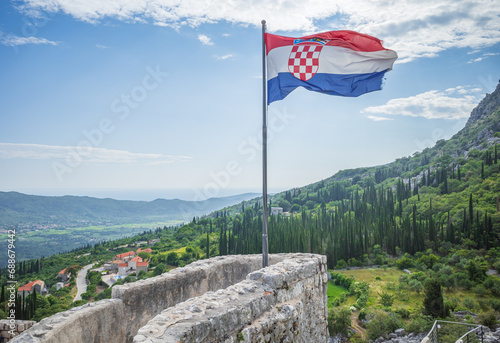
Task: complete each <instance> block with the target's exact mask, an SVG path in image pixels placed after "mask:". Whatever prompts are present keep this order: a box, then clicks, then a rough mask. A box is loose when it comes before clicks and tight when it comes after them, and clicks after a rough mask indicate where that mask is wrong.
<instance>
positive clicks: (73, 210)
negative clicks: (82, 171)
mask: <svg viewBox="0 0 500 343" xmlns="http://www.w3.org/2000/svg"><path fill="white" fill-rule="evenodd" d="M257 196H259V194H257V193H245V194H240V195H234V196H228V197H220V198H210V199H207V200H203V201H185V200H179V199H169V200H167V199H156V200H154V201H127V200H114V199H99V198H92V197H86V196H38V195H28V194H22V193H18V192H0V228H3V229H5V228H7V227H10V226H21V227H23V226H37V225H44V226H46V225H61V226H86V225H96V224H106V225H110V224H125V223H147V222H157V221H172V220H179V221H187V220H191V219H192V218H193V217H195V216H202V215H205V214H209V213H210V212H212V211H215V210H218V209H221V208H224V207H226V206H230V205H233V204H236V203H240V202H242V201H245V200H249V199H252V198H255V197H257Z"/></svg>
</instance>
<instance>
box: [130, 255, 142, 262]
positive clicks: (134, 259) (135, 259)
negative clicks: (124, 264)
mask: <svg viewBox="0 0 500 343" xmlns="http://www.w3.org/2000/svg"><path fill="white" fill-rule="evenodd" d="M132 261H134V262H136V263H137V262H142V258H140V257H139V256H136V257H134V258H133V259H132Z"/></svg>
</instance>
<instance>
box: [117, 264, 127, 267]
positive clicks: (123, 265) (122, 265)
mask: <svg viewBox="0 0 500 343" xmlns="http://www.w3.org/2000/svg"><path fill="white" fill-rule="evenodd" d="M118 267H128V263H120V264H119V265H118Z"/></svg>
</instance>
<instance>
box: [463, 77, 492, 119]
mask: <svg viewBox="0 0 500 343" xmlns="http://www.w3.org/2000/svg"><path fill="white" fill-rule="evenodd" d="M499 107H500V82H499V83H498V85H497V88H496V89H495V91H494V92H493V93H491V94H487V95H486V96H485V97H484V99H483V100H481V102H480V103H479V105H477V107H476V108H474V109H473V110H472V112H471V115H470V118H469V120H468V121H467V124H466V125H465V126H466V127H468V126H471V125H472V124H473V123H474V122H476V121H477V120H478V119H480V118H482V117H484V116H485V115H488V114H490V113H492V112H493V111H495V110H496V109H497V108H499Z"/></svg>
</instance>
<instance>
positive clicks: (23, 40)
mask: <svg viewBox="0 0 500 343" xmlns="http://www.w3.org/2000/svg"><path fill="white" fill-rule="evenodd" d="M0 42H1V43H2V45H5V46H18V45H28V44H33V45H39V44H48V45H57V44H59V42H53V41H50V40H48V39H45V38H38V37H21V36H16V35H6V36H0Z"/></svg>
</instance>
